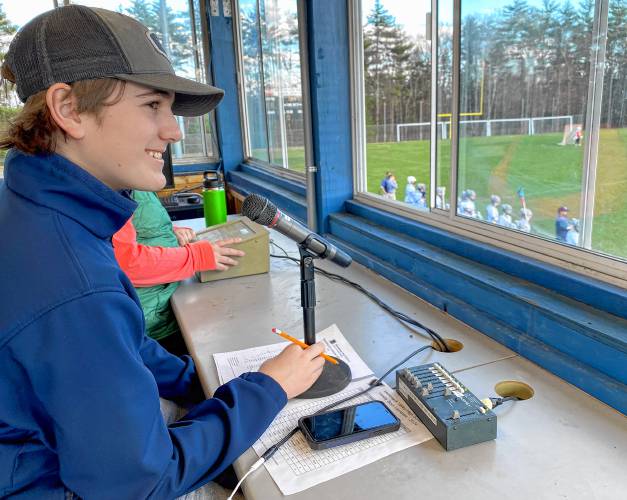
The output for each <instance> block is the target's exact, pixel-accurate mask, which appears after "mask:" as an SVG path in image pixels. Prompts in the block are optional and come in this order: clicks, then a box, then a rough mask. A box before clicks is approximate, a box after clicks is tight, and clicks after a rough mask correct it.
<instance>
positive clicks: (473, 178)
mask: <svg viewBox="0 0 627 500" xmlns="http://www.w3.org/2000/svg"><path fill="white" fill-rule="evenodd" d="M561 140H562V134H561V133H556V134H542V135H533V136H528V135H513V136H497V137H472V138H468V139H462V140H461V142H460V172H459V189H460V192H461V191H462V190H464V189H473V190H474V191H475V192H476V193H477V201H476V206H477V209H478V210H479V211H480V212H481V213H482V215H483V216H485V214H486V211H485V206H486V205H487V204H488V202H489V199H490V195H491V194H498V195H499V196H500V197H501V200H502V203H509V204H510V205H512V207H513V208H514V211H513V216H514V220H515V219H516V218H518V213H519V210H520V208H521V203H520V200H519V198H518V196H517V194H516V193H517V191H518V189H519V188H520V187H522V188H523V189H524V192H525V200H526V204H527V208H529V209H531V210H532V212H533V219H532V220H531V226H532V232H534V233H536V234H541V235H544V236H547V237H550V238H553V237H554V236H555V229H554V228H555V216H556V212H557V208H558V207H559V206H561V205H566V206H567V207H568V208H569V209H570V217H579V207H580V196H581V189H582V187H581V176H582V163H583V150H584V148H583V147H577V146H574V145H567V146H560V145H559V143H560V142H561ZM289 155H290V165H299V166H300V168H299V167H296V168H294V170H301V171H302V164H303V152H302V148H291V149H290V153H289ZM598 161H599V163H598V172H597V184H596V193H597V194H596V200H595V212H594V214H595V215H594V224H593V235H592V236H593V240H592V244H593V249H595V250H598V251H601V252H604V253H608V254H611V255H615V256H620V257H623V258H627V237H625V231H626V229H625V228H627V128H622V129H602V130H601V137H600V146H599V160H598ZM438 165H442V168H441V169H439V171H438V185H441V186H448V181H449V173H450V141H440V143H439V144H438ZM367 168H368V191H369V192H371V193H378V192H379V184H380V183H381V180H382V179H383V177H384V175H385V173H386V172H387V171H388V170H390V171H392V172H394V174H395V175H396V179H397V181H398V185H399V188H398V191H397V196H396V197H397V199H398V200H401V201H402V200H403V198H404V193H405V185H406V179H407V176H408V175H413V176H414V177H416V179H417V180H418V182H424V183H425V184H427V188H428V189H429V186H428V182H429V142H428V141H404V142H386V143H373V144H368V146H367ZM448 191H449V190H448V189H447V197H448V196H449V193H448ZM447 202H450V199H447Z"/></svg>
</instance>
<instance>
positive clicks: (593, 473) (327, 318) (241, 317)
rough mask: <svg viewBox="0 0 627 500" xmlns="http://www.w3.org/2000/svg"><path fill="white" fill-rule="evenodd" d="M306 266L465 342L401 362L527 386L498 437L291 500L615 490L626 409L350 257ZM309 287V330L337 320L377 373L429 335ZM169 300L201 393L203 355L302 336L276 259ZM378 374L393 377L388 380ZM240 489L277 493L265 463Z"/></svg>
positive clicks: (341, 289)
mask: <svg viewBox="0 0 627 500" xmlns="http://www.w3.org/2000/svg"><path fill="white" fill-rule="evenodd" d="M187 225H189V224H187ZM271 237H272V239H273V240H275V241H276V242H278V243H279V244H280V245H281V246H282V247H283V248H285V249H288V251H289V252H290V254H291V255H293V256H297V255H298V252H297V248H296V246H295V244H293V243H292V242H290V241H289V240H287V239H286V238H285V237H283V236H282V235H280V234H278V233H276V232H273V233H272V235H271ZM275 253H278V252H275ZM316 265H317V266H319V267H322V268H324V269H326V270H328V271H330V272H335V273H337V274H342V275H343V276H346V277H347V278H349V279H351V280H353V281H356V282H358V283H360V284H361V285H362V286H364V287H365V288H366V289H368V290H370V291H372V292H374V293H375V294H376V295H378V296H379V297H381V298H382V299H383V300H384V301H385V302H387V303H388V304H390V305H391V306H393V307H394V308H396V309H398V310H401V311H403V312H406V313H408V314H412V315H413V316H414V317H416V318H417V319H419V321H421V322H422V323H424V324H425V325H427V326H428V327H430V328H432V329H433V330H435V331H437V332H438V333H440V335H442V336H443V337H447V338H453V339H455V340H458V341H460V342H462V343H463V344H464V349H463V350H461V351H460V352H457V353H438V352H432V351H430V352H428V353H422V354H419V355H418V356H417V357H416V358H415V359H414V360H412V361H411V362H409V363H408V365H416V364H423V363H427V362H432V361H438V362H440V363H442V364H443V365H444V366H445V367H446V368H448V369H449V370H450V371H452V372H455V373H456V376H457V378H459V379H460V380H461V381H462V382H463V383H464V384H466V385H467V386H468V387H469V388H471V389H472V391H473V392H474V393H475V394H476V395H477V396H478V397H480V398H481V397H486V396H489V395H495V393H494V389H493V387H494V385H495V383H496V382H499V381H501V380H508V379H516V380H522V381H525V382H527V383H529V384H530V385H531V386H532V387H533V388H534V390H535V396H534V398H532V399H530V400H528V401H524V402H518V403H515V404H511V403H507V404H506V405H504V406H501V407H499V408H498V409H497V410H496V411H497V413H498V416H499V424H498V434H499V437H498V438H497V440H496V441H492V442H488V443H482V444H479V445H475V446H471V447H468V448H464V449H460V450H456V451H452V452H446V451H444V450H443V449H442V448H441V446H440V445H439V443H438V442H437V441H435V440H433V439H432V440H429V441H427V442H425V443H423V444H421V445H419V446H414V447H412V448H409V449H407V450H405V451H402V452H399V453H396V454H394V455H391V456H388V457H386V458H385V459H383V460H380V461H378V462H375V463H373V464H370V465H367V466H365V467H362V468H361V469H358V470H356V471H353V472H351V473H349V474H345V475H343V476H341V477H339V478H336V479H334V480H331V481H328V482H326V483H323V484H320V485H318V486H316V487H314V488H310V489H309V490H306V491H304V492H302V493H299V494H296V495H290V498H294V499H295V500H320V498H343V499H346V500H350V499H388V498H389V499H392V498H394V499H415V498H421V497H423V496H424V497H425V498H429V499H439V498H442V499H444V498H446V499H449V498H456V497H457V498H461V499H475V498H477V499H482V500H487V499H499V500H502V499H503V498H507V499H525V500H528V499H530V498H533V499H553V498H569V499H588V498H594V499H618V498H625V496H624V495H625V492H626V491H627V418H626V417H625V416H624V415H622V414H620V413H619V412H617V411H615V410H614V409H612V408H610V407H608V406H606V405H605V404H603V403H601V402H599V401H597V400H596V399H594V398H592V397H591V396H589V395H587V394H586V393H584V392H582V391H580V390H579V389H577V388H575V387H573V386H571V385H569V384H568V383H566V382H564V381H562V380H561V379H559V378H558V377H556V376H554V375H552V374H550V373H549V372H547V371H545V370H543V369H542V368H540V367H538V366H536V365H534V364H533V363H531V362H529V361H527V360H526V359H524V358H521V357H519V356H518V355H516V354H515V353H513V352H512V351H510V350H509V349H507V348H505V347H504V346H502V345H500V344H498V343H497V342H495V341H493V340H491V339H490V338H488V337H487V336H484V335H482V334H481V333H479V332H477V331H476V330H473V329H472V328H470V327H468V326H466V325H465V324H463V323H460V322H458V321H457V320H455V319H454V318H451V317H450V316H448V315H447V314H445V313H442V312H441V311H439V310H438V309H435V308H434V307H432V306H431V305H429V304H428V303H426V302H423V301H421V300H420V299H418V298H416V297H415V296H413V295H411V294H410V293H408V292H406V291H405V290H403V289H401V288H399V287H398V286H396V285H394V284H392V283H390V282H388V281H386V280H385V279H383V278H381V277H380V276H379V275H377V274H375V273H373V272H371V271H370V270H368V269H366V268H364V267H362V266H360V265H359V264H353V265H352V266H351V267H350V268H349V269H339V268H337V267H336V266H334V265H332V264H329V263H326V262H317V263H316ZM316 294H317V299H318V306H317V308H316V325H317V329H318V330H322V329H324V328H326V327H327V326H329V325H331V324H333V323H336V324H337V325H338V327H339V328H340V330H341V331H342V333H343V334H344V335H345V336H346V338H347V339H349V341H350V342H351V344H352V345H353V346H354V348H355V349H356V350H357V352H358V353H359V354H360V355H361V356H362V358H363V359H364V361H365V362H366V363H367V364H368V365H369V366H370V367H371V368H372V369H373V370H374V372H375V373H379V374H380V373H383V372H384V371H385V370H386V369H387V368H389V367H390V366H392V365H393V364H394V363H395V362H396V361H398V360H399V359H401V358H402V357H403V356H405V355H407V354H408V353H409V352H411V350H414V349H416V348H418V347H420V346H421V345H424V343H426V342H427V340H426V339H425V338H423V337H422V336H420V335H417V334H416V333H414V332H412V331H410V330H409V329H408V328H406V327H405V326H403V325H402V324H401V323H399V322H398V321H397V320H395V319H394V318H392V317H391V316H390V315H388V314H387V313H386V312H384V311H383V310H382V309H380V308H379V307H378V306H377V305H375V304H374V303H373V302H372V301H370V300H369V299H368V298H366V297H365V296H364V295H362V294H361V293H359V292H357V291H355V290H354V289H353V288H350V287H348V286H346V285H343V284H340V283H336V282H331V281H330V280H328V279H326V278H324V277H322V276H320V275H318V276H317V278H316ZM172 304H173V307H174V311H175V313H176V316H177V318H178V321H179V324H180V326H181V330H182V332H183V335H184V337H185V340H186V342H187V344H188V347H189V350H190V352H191V354H192V356H193V357H194V360H195V362H196V365H197V367H198V372H199V374H200V377H201V382H202V384H203V387H204V389H205V392H206V393H207V394H211V393H212V392H213V391H214V390H215V389H216V388H217V386H218V379H217V373H216V369H215V365H214V363H213V359H212V354H213V353H215V352H225V351H231V350H236V349H244V348H247V347H252V346H258V345H265V344H270V343H274V342H275V341H276V338H275V337H274V336H273V335H272V334H271V333H270V329H271V328H272V327H273V326H278V327H280V328H282V329H284V330H286V331H288V332H290V333H293V334H294V335H296V336H301V335H302V310H301V308H300V275H299V269H298V266H297V265H296V264H294V263H291V262H288V261H285V260H278V259H271V272H270V273H269V274H265V275H258V276H248V277H243V278H236V279H232V280H224V281H217V282H212V283H204V284H201V283H198V282H197V281H195V280H193V279H190V280H188V281H186V282H185V283H184V284H183V285H182V286H181V287H180V288H179V289H178V290H177V292H176V293H175V294H174V296H173V298H172ZM387 382H388V383H389V384H391V385H392V384H393V383H394V381H393V378H392V377H390V378H389V379H388V380H387ZM256 459H257V455H256V454H255V452H254V451H253V450H252V449H249V450H248V451H247V452H246V453H244V455H242V456H241V457H240V458H239V459H238V460H237V462H236V463H235V464H234V467H235V471H236V472H237V474H238V475H239V476H240V477H241V475H242V474H243V473H244V472H245V471H246V470H248V467H249V466H250V465H251V464H252V463H253V462H254V461H255V460H256ZM244 493H245V495H246V498H247V499H249V500H269V499H274V498H281V497H282V494H281V492H280V491H279V489H278V488H277V487H276V485H275V484H274V482H273V481H272V478H271V477H270V475H269V474H268V473H267V472H266V470H265V469H264V468H261V469H260V470H258V471H256V472H255V473H254V474H253V475H251V476H250V477H249V478H248V479H247V480H246V482H245V483H244Z"/></svg>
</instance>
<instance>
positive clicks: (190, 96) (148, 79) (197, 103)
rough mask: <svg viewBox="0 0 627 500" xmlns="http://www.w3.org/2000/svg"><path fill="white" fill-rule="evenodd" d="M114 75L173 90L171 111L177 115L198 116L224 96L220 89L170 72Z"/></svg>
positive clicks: (138, 82)
mask: <svg viewBox="0 0 627 500" xmlns="http://www.w3.org/2000/svg"><path fill="white" fill-rule="evenodd" d="M115 77H116V78H119V79H120V80H125V81H127V82H133V83H137V84H139V85H144V86H146V87H150V88H153V89H157V90H165V91H168V92H174V104H172V112H173V113H174V114H175V115H179V116H200V115H204V114H206V113H209V111H211V110H213V109H214V108H215V107H216V106H217V105H218V104H219V103H220V101H221V100H222V97H224V90H222V89H219V88H217V87H212V86H211V85H206V84H204V83H199V82H195V81H194V80H188V79H187V78H181V77H180V76H176V75H173V74H171V73H160V74H144V75H143V74H139V75H115Z"/></svg>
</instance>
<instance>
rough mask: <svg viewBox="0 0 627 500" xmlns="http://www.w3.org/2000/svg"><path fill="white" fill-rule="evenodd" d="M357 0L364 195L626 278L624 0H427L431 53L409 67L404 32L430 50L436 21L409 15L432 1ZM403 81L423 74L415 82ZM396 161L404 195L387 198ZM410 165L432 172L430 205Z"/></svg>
mask: <svg viewBox="0 0 627 500" xmlns="http://www.w3.org/2000/svg"><path fill="white" fill-rule="evenodd" d="M354 3H355V4H356V7H355V8H356V9H362V10H361V12H362V17H361V19H362V25H361V26H360V27H359V28H355V27H353V44H354V45H355V46H356V47H361V49H362V54H363V57H364V63H363V65H362V66H363V68H361V71H359V69H358V70H357V73H361V74H358V75H357V78H356V80H357V81H362V82H363V88H364V92H363V96H362V95H359V91H356V92H355V93H354V100H355V106H356V107H361V109H362V110H363V111H364V113H363V114H364V122H365V123H364V128H365V132H364V133H359V128H358V127H356V135H357V137H356V138H355V140H356V141H357V143H358V144H359V143H360V141H361V142H363V143H365V147H364V149H365V152H366V153H365V158H366V160H365V161H362V162H361V164H359V165H357V166H356V169H357V170H356V172H357V175H356V179H357V181H356V183H355V191H356V193H355V196H356V198H358V199H360V200H361V201H364V202H366V203H369V204H374V205H378V206H381V207H382V208H385V209H386V210H389V211H390V212H392V213H402V214H404V215H406V216H408V217H410V218H416V219H423V220H426V221H428V222H429V223H431V224H434V225H437V226H442V227H446V228H447V229H449V230H451V231H453V232H456V233H458V234H460V235H466V236H468V237H471V238H474V239H478V240H480V241H485V242H489V243H492V244H495V245H497V246H502V247H504V248H508V249H512V250H515V251H519V252H521V253H524V254H527V255H533V256H534V257H537V258H540V259H542V260H546V261H550V262H552V263H558V264H559V263H560V262H561V263H564V262H565V261H566V262H569V263H575V264H576V265H577V266H578V267H577V268H578V269H579V270H580V271H582V272H588V271H590V272H591V274H593V275H595V276H598V277H601V278H603V276H605V275H608V276H614V277H618V279H619V280H624V279H625V277H626V276H627V268H626V267H625V266H624V262H623V264H619V263H618V260H622V261H624V260H626V259H627V237H626V236H627V229H625V228H626V227H627V204H625V203H624V198H625V195H624V193H623V191H625V190H626V189H625V186H626V185H627V184H626V183H627V156H626V155H627V125H626V121H627V119H626V114H627V42H626V40H627V6H626V4H625V1H624V0H608V1H602V2H596V4H595V2H594V1H592V0H577V1H575V2H572V1H571V0H558V1H555V2H543V1H541V0H488V1H482V2H475V1H468V2H466V1H462V2H456V5H457V9H458V10H457V11H455V8H454V1H453V0H434V1H433V2H431V4H432V5H429V6H427V8H428V9H429V10H431V8H433V11H434V13H435V14H434V18H433V20H432V21H431V23H430V24H431V26H432V28H433V29H432V31H433V33H432V35H433V36H432V37H430V38H431V39H432V43H433V47H432V53H433V64H432V67H431V68H427V69H426V70H425V71H424V72H423V73H414V74H413V75H412V78H410V79H409V80H405V79H404V78H403V73H402V68H403V66H402V63H401V61H402V59H401V58H400V56H401V55H402V54H404V45H403V44H402V43H401V40H402V35H401V33H406V34H407V36H408V40H409V41H410V42H411V43H410V45H411V46H413V47H414V49H413V50H414V51H415V52H418V51H419V50H422V51H423V52H425V51H426V50H425V47H428V42H427V41H426V36H427V34H426V33H425V32H424V31H422V32H420V31H414V32H412V31H409V28H408V27H410V26H411V23H412V22H413V21H408V20H410V19H411V20H415V19H421V18H424V17H425V13H424V12H418V11H417V12H409V10H408V9H410V7H409V4H408V3H407V2H400V1H399V2H397V1H395V0H361V1H357V0H356V1H355V2H354ZM595 5H596V7H595ZM595 8H596V9H598V11H597V10H595ZM416 9H417V8H416ZM423 9H424V7H423ZM403 23H405V24H406V25H407V26H404V25H403ZM422 26H423V27H424V24H423V25H422ZM595 40H599V43H596V42H595ZM426 52H427V54H428V53H429V51H428V50H427V51H426ZM410 60H411V61H412V64H411V67H412V70H413V71H416V68H417V67H418V64H417V61H418V60H423V61H424V60H428V61H430V60H431V59H430V58H428V56H426V55H425V56H423V57H422V59H418V58H416V57H414V58H413V59H410ZM405 81H409V82H411V85H414V86H415V88H414V87H411V91H410V92H407V91H406V90H405V87H404V86H403V83H404V82H405ZM429 81H430V82H429ZM429 90H432V92H429ZM424 96H427V100H428V103H427V106H428V109H429V110H431V109H433V111H432V112H431V111H429V112H428V113H426V115H425V114H424V109H425V104H423V105H422V109H423V117H424V116H426V117H427V118H426V119H425V121H428V122H429V127H430V129H431V135H424V134H421V133H420V132H419V130H420V128H421V126H420V125H419V123H420V122H422V120H420V119H414V117H416V114H415V112H416V109H418V113H419V109H420V106H419V105H420V103H421V101H422V100H423V99H424ZM398 102H402V103H403V105H402V109H400V108H401V106H399V105H398ZM412 110H413V111H412ZM411 113H413V115H412V114H411ZM419 114H420V113H419ZM410 116H411V119H410ZM425 128H426V126H425ZM395 131H396V133H394V132H395ZM362 136H363V137H362ZM429 138H431V139H432V140H433V141H434V142H435V144H433V145H431V147H430V145H429ZM411 143H413V144H412V146H410V144H411ZM409 147H412V148H413V151H412V152H411V153H410V154H409V155H407V154H406V152H405V151H403V148H409ZM379 150H380V151H381V153H379ZM420 151H431V155H430V156H431V157H430V158H429V156H428V155H426V156H421V155H420ZM377 153H378V154H377ZM357 157H358V156H357ZM387 172H393V173H394V174H395V175H396V180H397V184H398V187H397V193H396V199H397V200H399V201H403V203H398V202H397V203H390V202H388V201H386V200H385V199H384V198H385V197H388V196H386V193H385V191H386V189H385V186H383V184H384V182H382V181H383V178H384V176H385V174H386V173H387ZM409 176H414V177H416V178H417V180H418V182H424V183H425V184H426V192H427V195H426V196H425V198H426V201H427V203H426V207H425V208H422V209H421V208H420V207H414V206H409V205H410V204H408V203H404V194H405V193H404V188H405V186H406V181H407V178H408V177H409ZM429 179H432V184H433V185H429V183H428V181H429ZM433 188H435V193H431V190H432V189H433ZM429 195H430V196H429ZM560 209H562V210H561V211H560ZM564 209H566V210H564ZM556 243H559V246H557V245H556ZM586 250H587V251H586ZM602 254H603V255H602ZM604 256H606V257H609V260H604V259H605V257H604ZM608 264H610V266H608ZM617 264H618V265H617ZM569 267H571V268H572V266H570V265H569ZM592 269H593V270H592ZM591 270H592V271H591ZM614 282H616V281H615V280H614Z"/></svg>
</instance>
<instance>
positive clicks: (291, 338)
mask: <svg viewBox="0 0 627 500" xmlns="http://www.w3.org/2000/svg"><path fill="white" fill-rule="evenodd" d="M272 333H276V334H277V335H278V336H279V337H283V338H284V339H285V340H289V341H290V342H293V343H294V344H296V345H299V346H301V347H302V348H303V349H307V348H308V347H309V346H308V345H307V344H305V343H304V342H301V341H300V340H298V339H295V338H294V337H292V336H291V335H288V334H287V333H285V332H284V331H282V330H279V329H278V328H273V329H272ZM320 356H322V357H323V358H324V359H326V360H327V361H329V362H330V363H333V364H334V365H339V364H340V363H339V361H338V360H337V359H335V358H334V357H332V356H329V355H327V354H324V353H323V354H321V355H320Z"/></svg>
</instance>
